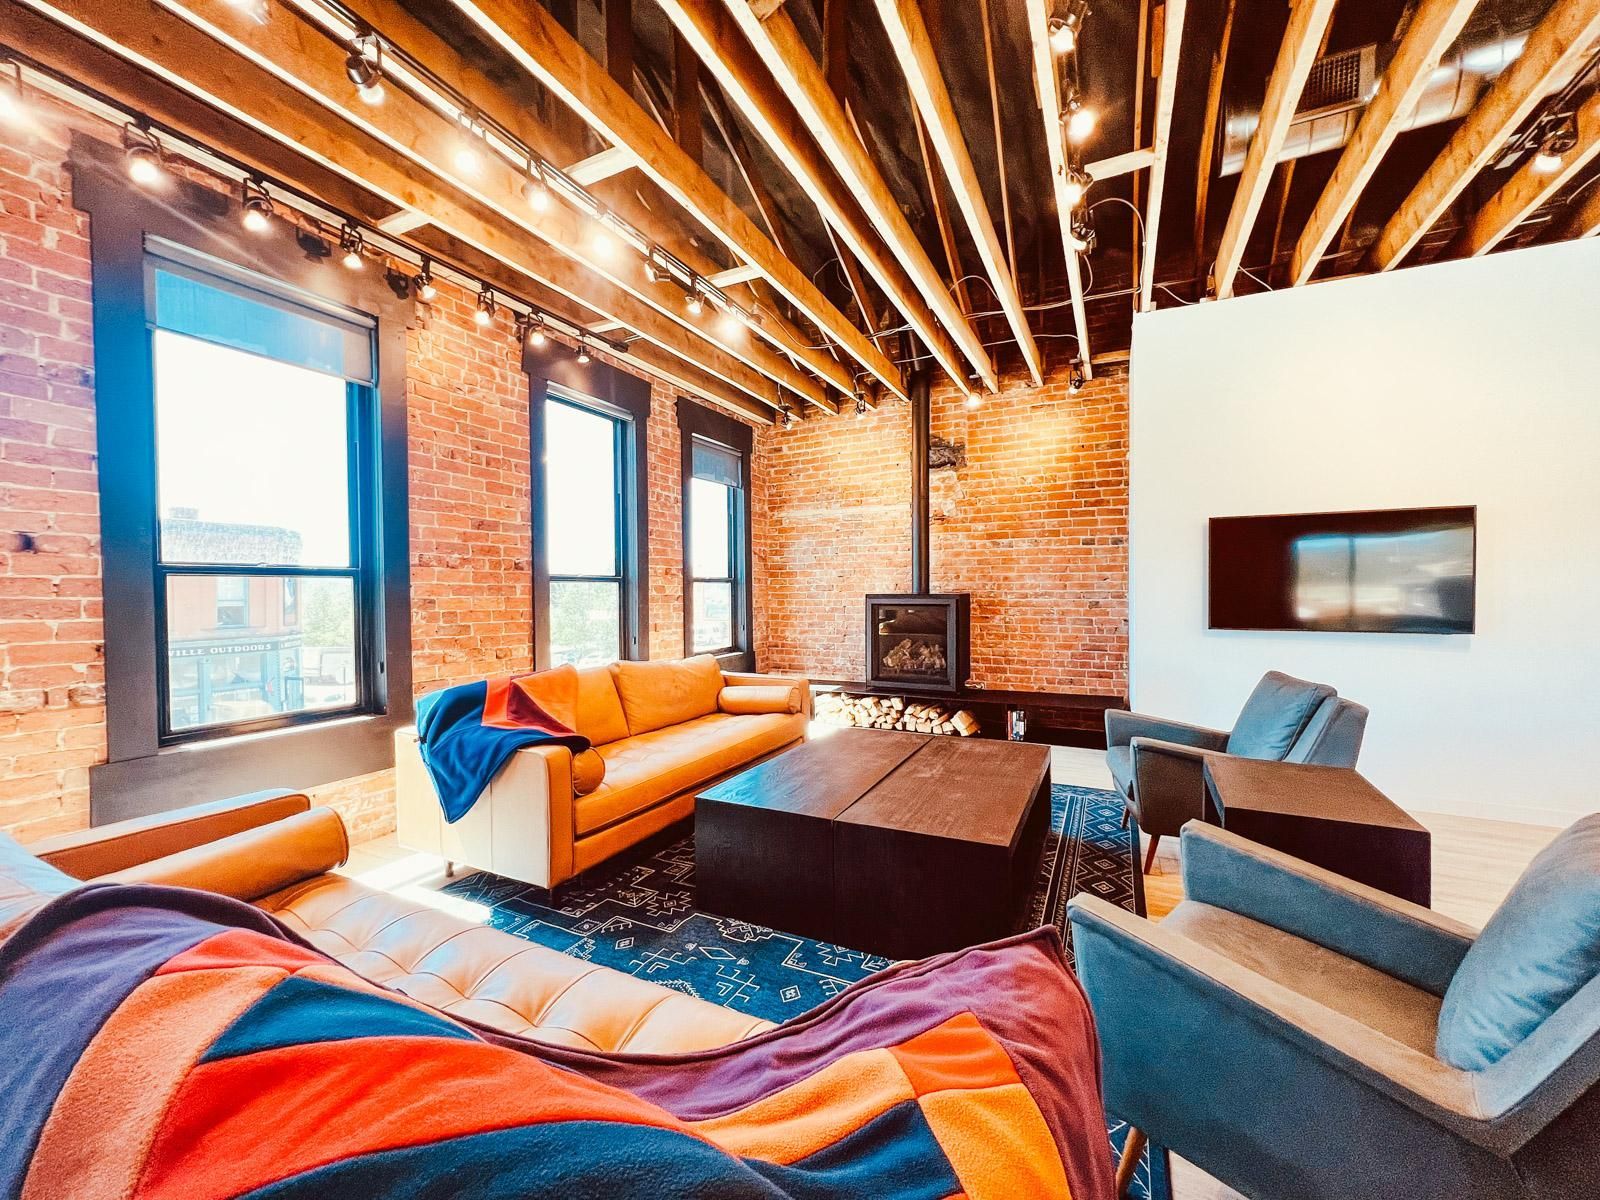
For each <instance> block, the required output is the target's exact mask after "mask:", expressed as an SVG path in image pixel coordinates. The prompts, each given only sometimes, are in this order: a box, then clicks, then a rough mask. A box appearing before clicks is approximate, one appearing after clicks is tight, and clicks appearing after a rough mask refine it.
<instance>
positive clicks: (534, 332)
mask: <svg viewBox="0 0 1600 1200" xmlns="http://www.w3.org/2000/svg"><path fill="white" fill-rule="evenodd" d="M527 340H528V345H530V346H542V345H544V343H545V336H544V314H543V313H534V314H533V317H532V319H531V320H530V321H529V322H528V334H527Z"/></svg>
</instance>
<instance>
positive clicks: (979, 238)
mask: <svg viewBox="0 0 1600 1200" xmlns="http://www.w3.org/2000/svg"><path fill="white" fill-rule="evenodd" d="M1176 3H1178V4H1179V5H1180V6H1181V5H1182V4H1183V3H1184V0H1176ZM877 6H878V15H879V17H880V18H881V19H882V20H883V25H884V28H885V29H886V30H887V31H888V33H889V43H890V45H892V46H893V47H894V50H895V54H896V55H897V56H898V57H899V59H900V67H901V70H902V71H904V72H905V76H906V83H907V84H908V85H909V87H910V88H911V97H912V99H913V100H914V101H915V102H916V106H917V111H918V112H919V113H921V115H922V123H923V127H924V128H925V129H926V131H927V135H928V140H929V141H930V142H932V144H933V148H934V152H935V153H936V154H937V155H938V158H939V164H940V166H941V167H942V168H943V170H944V175H945V178H946V179H947V180H949V182H950V190H951V192H952V193H953V194H954V195H955V200H956V207H958V208H959V209H960V210H961V216H962V219H963V220H964V221H965V222H966V226H967V232H968V233H969V234H971V235H972V241H973V244H974V245H975V246H976V247H977V250H978V258H979V260H980V261H981V262H982V263H983V269H984V271H985V273H986V274H987V275H988V277H989V283H990V284H991V285H992V286H993V288H994V291H995V295H996V296H997V297H999V300H1000V307H1001V309H1003V310H1004V312H1005V316H1006V321H1007V322H1008V323H1009V324H1010V326H1011V333H1012V336H1013V337H1015V338H1016V340H1017V345H1018V347H1019V348H1020V349H1021V351H1022V361H1023V363H1024V364H1025V365H1026V366H1027V368H1028V374H1030V375H1031V376H1032V377H1033V382H1034V383H1035V384H1040V383H1043V382H1044V375H1043V372H1042V369H1041V366H1040V361H1039V346H1038V343H1037V342H1035V341H1034V340H1033V333H1032V332H1031V331H1030V330H1029V328H1028V314H1027V313H1026V312H1025V311H1024V310H1023V307H1022V297H1021V296H1020V295H1019V294H1018V292H1017V285H1016V281H1015V280H1014V279H1013V278H1012V275H1011V270H1010V268H1009V267H1008V266H1007V264H1006V256H1005V252H1004V250H1003V249H1002V248H1001V246H1000V239H999V237H998V236H997V235H996V233H995V228H994V220H993V219H992V218H991V217H990V215H989V206H988V204H987V203H986V202H985V200H984V198H983V185H982V183H980V182H979V180H978V171H977V168H976V167H974V166H973V165H972V155H971V153H970V152H969V151H968V149H967V143H966V139H965V138H963V137H962V135H961V126H960V124H959V122H958V121H957V119H956V113H955V107H954V105H953V104H952V103H951V100H950V93H949V90H948V89H947V88H946V87H945V83H944V77H943V75H942V74H941V72H940V70H939V56H938V54H937V53H936V52H935V50H934V46H933V40H932V39H931V38H930V37H929V36H928V28H927V25H926V23H925V22H924V21H923V18H922V10H921V8H920V6H919V5H918V3H917V0H877ZM932 182H933V181H932V180H930V185H931V184H932Z"/></svg>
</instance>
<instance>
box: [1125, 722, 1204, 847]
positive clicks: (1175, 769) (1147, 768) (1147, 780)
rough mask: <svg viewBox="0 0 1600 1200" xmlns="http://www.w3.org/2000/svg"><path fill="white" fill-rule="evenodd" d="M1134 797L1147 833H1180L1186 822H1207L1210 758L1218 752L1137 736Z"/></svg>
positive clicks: (1134, 759) (1132, 747)
mask: <svg viewBox="0 0 1600 1200" xmlns="http://www.w3.org/2000/svg"><path fill="white" fill-rule="evenodd" d="M1129 747H1130V748H1131V749H1132V751H1133V794H1134V796H1135V797H1136V798H1137V800H1138V805H1139V825H1140V827H1141V828H1143V829H1144V831H1145V832H1146V833H1160V834H1164V833H1176V832H1177V831H1178V830H1180V829H1181V828H1183V825H1184V823H1185V822H1186V821H1192V820H1195V819H1196V818H1200V819H1204V818H1205V817H1206V809H1207V804H1208V801H1207V799H1206V781H1205V764H1206V756H1207V755H1208V754H1211V753H1214V751H1211V750H1206V749H1203V748H1201V747H1198V746H1194V745H1186V744H1184V743H1181V742H1167V741H1162V740H1159V739H1157V738H1150V737H1135V738H1134V739H1133V740H1132V741H1131V742H1130V743H1129Z"/></svg>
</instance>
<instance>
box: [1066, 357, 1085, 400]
mask: <svg viewBox="0 0 1600 1200" xmlns="http://www.w3.org/2000/svg"><path fill="white" fill-rule="evenodd" d="M1083 384H1084V379H1083V360H1082V359H1080V358H1075V359H1073V360H1072V373H1071V374H1070V375H1068V376H1067V391H1068V392H1069V393H1070V394H1072V395H1074V396H1076V395H1077V394H1078V393H1079V392H1081V391H1083Z"/></svg>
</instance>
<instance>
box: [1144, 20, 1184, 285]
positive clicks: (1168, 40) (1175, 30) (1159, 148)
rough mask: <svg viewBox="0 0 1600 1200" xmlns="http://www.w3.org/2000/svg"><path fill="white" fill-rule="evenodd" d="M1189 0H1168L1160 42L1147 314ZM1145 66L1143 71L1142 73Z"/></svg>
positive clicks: (1148, 209)
mask: <svg viewBox="0 0 1600 1200" xmlns="http://www.w3.org/2000/svg"><path fill="white" fill-rule="evenodd" d="M1187 9H1188V0H1167V3H1166V21H1165V23H1164V25H1163V33H1162V41H1161V74H1160V77H1159V78H1158V79H1157V80H1156V112H1155V128H1154V129H1153V130H1152V132H1151V143H1150V150H1151V162H1150V195H1149V197H1148V198H1147V199H1146V201H1145V210H1144V264H1143V266H1142V267H1141V268H1140V271H1139V311H1140V312H1147V311H1148V310H1149V309H1150V307H1151V305H1152V301H1153V297H1154V294H1155V284H1156V239H1157V237H1158V236H1159V234H1160V233H1161V198H1162V194H1163V193H1164V191H1165V190H1166V181H1167V148H1168V146H1169V145H1170V144H1171V142H1172V109H1173V106H1174V105H1175V104H1176V102H1177V97H1178V59H1179V57H1180V56H1181V54H1182V51H1183V19H1184V14H1185V12H1186V11H1187ZM1143 69H1144V68H1143V64H1142V63H1141V64H1140V70H1141V71H1143Z"/></svg>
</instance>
